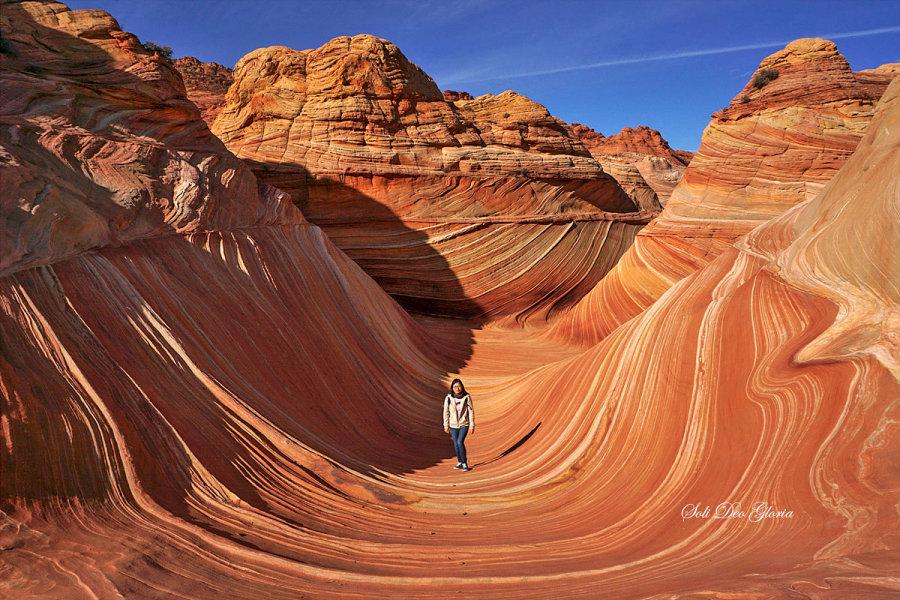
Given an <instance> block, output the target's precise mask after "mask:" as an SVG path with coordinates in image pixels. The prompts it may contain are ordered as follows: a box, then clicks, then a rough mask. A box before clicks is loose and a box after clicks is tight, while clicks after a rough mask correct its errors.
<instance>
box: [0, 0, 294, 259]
mask: <svg viewBox="0 0 900 600" xmlns="http://www.w3.org/2000/svg"><path fill="white" fill-rule="evenodd" d="M3 38H4V40H7V41H8V43H9V44H10V45H11V46H12V48H13V50H14V54H0V61H2V67H3V68H2V71H0V87H2V89H3V112H2V121H3V127H2V128H0V151H2V154H0V157H2V162H0V169H2V179H3V185H2V186H0V206H2V207H3V208H2V219H3V222H4V235H3V236H2V237H0V274H8V273H11V272H14V271H18V270H21V269H23V268H26V267H32V266H35V265H42V264H48V263H52V262H55V261H58V260H60V259H62V258H66V257H69V256H74V255H78V254H81V253H82V252H84V251H86V250H89V249H92V248H100V247H104V246H117V245H121V244H125V243H128V242H131V241H133V240H137V239H145V238H152V237H159V236H163V235H171V234H173V233H188V232H192V231H209V230H221V229H233V228H235V227H241V226H254V225H258V224H261V223H275V222H281V221H285V222H295V221H300V220H302V216H301V215H299V214H297V213H296V211H293V210H292V207H291V206H290V202H287V201H286V198H285V197H284V194H282V193H280V192H277V191H275V190H272V189H268V188H258V183H257V180H256V178H255V177H254V176H253V174H252V173H251V172H250V170H249V169H248V168H247V166H246V165H245V164H244V163H242V162H241V161H239V160H237V159H236V158H235V157H234V155H232V154H231V153H230V152H228V151H227V150H226V149H225V147H224V146H223V145H222V144H221V142H220V141H219V140H218V139H217V138H216V137H215V136H213V135H212V134H211V133H210V132H209V129H208V128H207V127H206V125H205V123H203V122H202V121H200V120H199V119H198V116H199V113H198V111H197V108H196V107H195V106H194V105H193V104H192V103H191V102H190V101H189V100H187V98H186V97H185V90H184V86H183V85H182V83H181V78H180V77H179V76H178V73H177V72H176V71H175V70H174V69H172V68H171V66H169V64H168V62H167V61H165V60H162V59H160V58H159V57H158V56H152V55H150V54H148V53H147V52H146V51H145V50H144V49H143V47H142V46H141V45H140V44H139V42H138V40H137V38H135V37H134V36H133V35H131V34H129V33H125V32H123V31H121V30H120V29H119V27H118V24H117V23H116V21H115V20H114V19H113V18H112V17H111V16H109V15H108V14H107V13H105V12H102V11H90V10H87V11H69V10H68V9H67V8H66V7H65V5H62V4H58V3H52V2H51V3H11V4H6V5H4V7H3ZM37 39H39V40H41V43H38V42H36V41H35V40H37Z"/></svg>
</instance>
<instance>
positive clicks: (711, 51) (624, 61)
mask: <svg viewBox="0 0 900 600" xmlns="http://www.w3.org/2000/svg"><path fill="white" fill-rule="evenodd" d="M897 32H900V25H895V26H891V27H879V28H878V29H863V30H860V31H844V32H841V33H826V34H823V35H818V36H814V37H822V38H826V39H830V40H840V39H847V38H858V37H867V36H870V35H881V34H885V33H897ZM791 41H792V40H785V41H780V42H764V43H760V44H743V45H740V46H725V47H723V48H708V49H706V50H689V51H686V52H669V53H665V54H654V55H651V56H637V57H633V58H619V59H614V60H604V61H600V62H593V63H586V64H581V65H571V66H568V67H557V68H554V69H545V70H541V71H526V72H522V73H510V74H506V75H496V76H492V77H484V78H479V79H452V80H448V81H445V82H443V83H451V84H452V83H474V82H479V81H495V80H497V79H513V78H516V77H535V76H538V75H555V74H557V73H568V72H571V71H587V70H589V69H599V68H602V67H613V66H617V65H633V64H638V63H647V62H655V61H659V60H676V59H679V58H693V57H695V56H712V55H716V54H728V53H730V52H742V51H744V50H762V49H764V48H775V47H778V46H785V45H787V44H788V43H790V42H791Z"/></svg>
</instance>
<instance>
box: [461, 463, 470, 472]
mask: <svg viewBox="0 0 900 600" xmlns="http://www.w3.org/2000/svg"><path fill="white" fill-rule="evenodd" d="M460 468H461V469H462V470H463V471H468V470H469V465H467V464H466V463H463V465H462V467H460Z"/></svg>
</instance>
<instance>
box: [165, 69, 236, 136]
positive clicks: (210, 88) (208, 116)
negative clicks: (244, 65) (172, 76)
mask: <svg viewBox="0 0 900 600" xmlns="http://www.w3.org/2000/svg"><path fill="white" fill-rule="evenodd" d="M175 68H176V69H177V70H178V72H179V73H181V78H182V79H183V80H184V87H185V90H186V91H187V97H188V98H189V99H190V100H191V101H192V102H193V103H194V104H196V105H197V107H198V108H199V109H200V113H201V115H202V116H203V120H204V121H206V122H207V123H212V122H213V121H215V120H216V117H217V116H218V115H219V111H220V110H222V104H223V102H224V101H225V92H227V91H228V86H230V85H231V82H232V81H233V80H234V76H233V75H232V73H231V69H229V68H228V67H223V66H222V65H220V64H219V63H216V62H200V61H199V60H197V59H196V58H194V57H193V56H185V57H182V58H179V59H177V60H175Z"/></svg>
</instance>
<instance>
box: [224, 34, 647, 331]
mask: <svg viewBox="0 0 900 600" xmlns="http://www.w3.org/2000/svg"><path fill="white" fill-rule="evenodd" d="M451 100H452V101H451ZM213 129H214V131H215V132H216V134H217V135H218V136H219V137H220V138H221V139H222V140H224V142H225V143H226V145H227V146H228V147H229V148H230V149H231V150H233V151H234V152H235V153H236V154H237V155H238V156H241V157H242V158H244V159H245V160H246V161H247V162H248V163H250V164H251V165H252V166H253V168H254V171H255V172H256V174H257V175H258V176H259V177H260V178H261V179H262V180H264V181H266V182H268V183H271V184H274V185H277V186H278V187H279V188H280V189H283V190H285V191H288V192H289V193H291V195H292V196H293V197H294V199H295V201H296V202H297V205H298V206H299V207H300V208H301V210H302V211H303V213H304V214H305V215H306V217H307V218H309V219H310V220H311V221H312V222H314V223H316V224H317V225H319V226H320V227H322V228H323V229H324V230H325V231H326V233H328V235H329V236H330V237H331V238H332V240H333V241H334V242H335V243H336V244H337V245H338V247H340V248H341V249H342V250H344V251H345V252H347V253H348V254H349V255H350V256H351V257H352V258H354V259H355V260H357V262H358V263H359V264H360V265H361V266H362V267H363V268H364V269H365V270H366V272H367V273H369V274H370V275H371V276H372V277H374V278H375V279H376V281H378V282H379V283H380V284H381V285H382V286H383V287H384V289H385V290H387V291H388V292H389V293H390V294H391V295H393V296H394V297H395V298H397V299H398V300H400V301H401V303H403V305H404V306H406V307H407V308H410V309H414V310H416V311H427V312H435V311H437V312H439V313H440V314H455V315H457V316H465V317H479V318H490V319H505V320H514V319H515V320H519V321H522V320H524V319H526V318H527V317H529V316H535V315H542V316H544V317H546V315H548V314H550V313H552V312H553V311H557V310H560V309H561V308H562V307H564V306H568V305H570V304H572V303H574V302H576V301H577V300H578V298H580V297H581V296H582V295H584V294H585V293H586V292H587V291H588V290H589V289H590V288H591V287H592V286H593V285H594V284H596V283H597V282H598V281H599V280H600V278H602V276H603V275H604V274H605V273H606V272H607V271H608V270H609V269H610V268H611V267H612V265H613V264H614V263H615V261H616V260H617V259H618V257H619V256H620V255H621V253H622V252H624V250H625V248H627V247H628V245H629V244H630V243H631V240H632V239H633V237H634V234H635V233H636V232H637V231H638V230H639V229H640V227H641V226H643V224H645V223H646V222H647V221H648V220H649V219H650V218H651V217H652V216H653V215H654V214H656V213H657V212H658V211H659V208H660V207H659V204H658V203H655V202H650V201H648V202H646V203H636V202H635V200H634V199H632V198H630V197H629V196H628V195H626V194H625V192H624V191H623V190H622V188H621V187H620V186H619V185H618V184H617V183H616V181H615V180H614V179H612V178H611V177H610V176H609V175H607V174H606V173H604V172H603V169H602V167H601V166H600V165H599V164H598V163H597V161H596V160H595V159H594V158H592V156H591V154H590V153H589V152H588V151H587V150H586V149H585V148H584V146H583V145H582V144H581V142H580V141H579V140H578V139H577V138H576V137H575V136H573V135H572V134H571V132H570V131H569V129H568V127H567V126H566V125H565V123H563V122H562V121H560V120H559V119H556V118H555V117H553V116H552V115H550V113H549V112H548V111H547V109H546V108H544V107H543V106H541V105H539V104H537V103H536V102H533V101H532V100H530V99H528V98H526V97H524V96H521V95H519V94H516V93H514V92H511V91H507V92H503V93H502V94H498V95H491V94H486V95H484V96H480V97H478V98H472V97H471V96H470V95H468V94H463V93H456V92H447V93H443V94H442V93H441V92H440V91H439V90H438V88H437V86H436V85H435V83H434V81H432V80H431V78H430V77H428V76H427V75H426V74H425V73H424V72H423V71H422V70H421V69H419V67H417V66H416V65H414V64H412V63H411V62H410V61H409V60H407V58H406V57H405V56H404V55H403V54H402V53H401V52H400V50H399V49H398V48H397V47H396V46H394V45H393V44H391V43H389V42H387V41H385V40H382V39H380V38H376V37H374V36H369V35H359V36H354V37H352V38H351V37H341V38H336V39H334V40H332V41H330V42H328V43H327V44H325V45H324V46H322V47H321V48H318V49H315V50H304V51H297V50H292V49H290V48H285V47H272V48H262V49H259V50H256V51H254V52H251V53H250V54H248V55H247V56H245V57H244V58H243V59H241V60H240V61H239V62H238V64H237V65H236V67H235V82H234V85H232V86H231V88H230V89H229V91H228V94H227V96H226V99H225V107H224V108H223V109H222V112H221V113H220V115H219V117H218V119H217V120H216V122H215V123H214V126H213ZM562 261H565V262H566V263H567V267H566V268H565V269H560V268H559V267H558V265H559V264H561V262H562Z"/></svg>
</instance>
